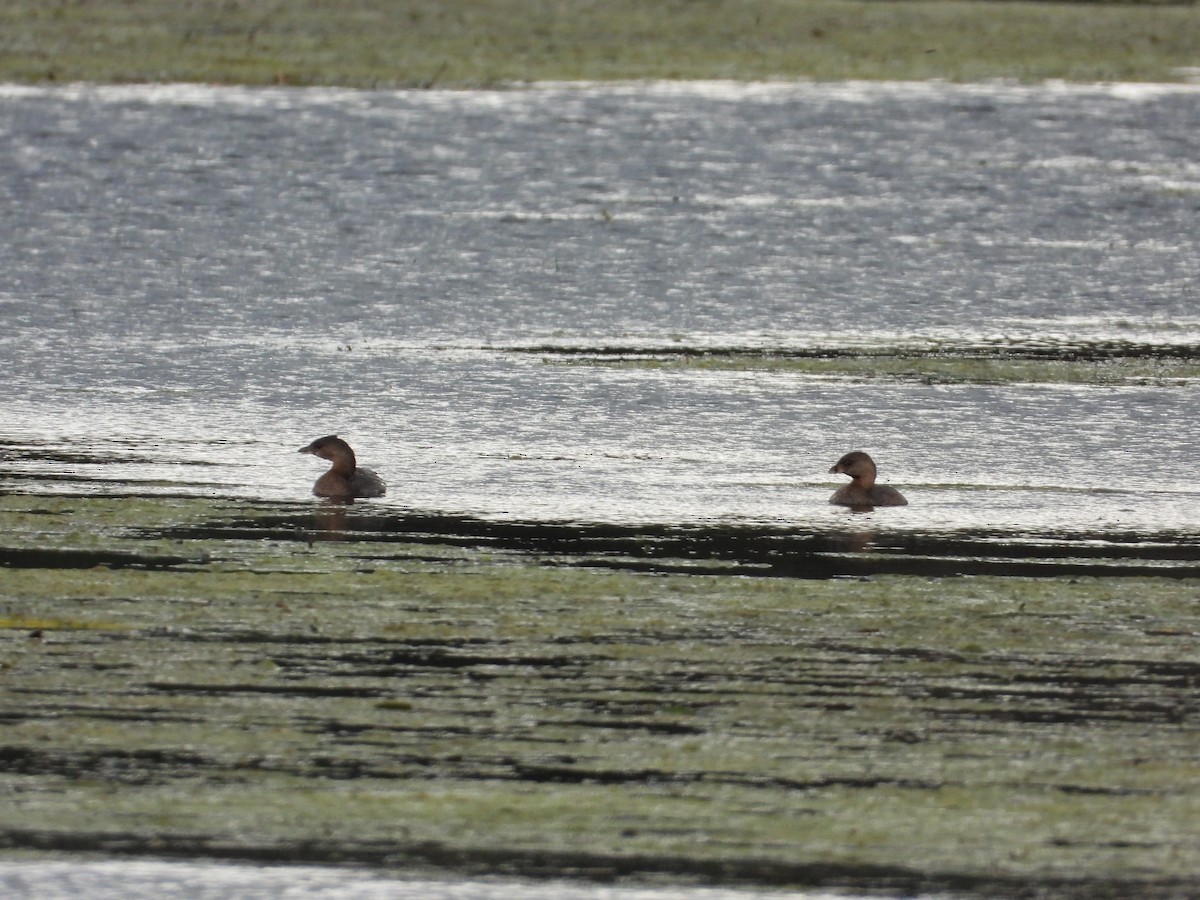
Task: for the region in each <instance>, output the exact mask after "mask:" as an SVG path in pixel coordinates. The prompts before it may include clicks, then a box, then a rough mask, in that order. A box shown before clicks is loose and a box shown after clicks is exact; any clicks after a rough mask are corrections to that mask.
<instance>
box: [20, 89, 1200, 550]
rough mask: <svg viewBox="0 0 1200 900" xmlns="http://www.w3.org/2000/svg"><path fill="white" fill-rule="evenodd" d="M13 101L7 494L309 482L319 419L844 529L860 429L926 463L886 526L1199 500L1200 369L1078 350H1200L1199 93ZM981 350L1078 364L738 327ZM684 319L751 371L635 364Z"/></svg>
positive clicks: (928, 526)
mask: <svg viewBox="0 0 1200 900" xmlns="http://www.w3.org/2000/svg"><path fill="white" fill-rule="evenodd" d="M0 110H2V111H3V115H2V116H0V151H2V154H3V159H4V160H5V161H6V162H5V165H4V166H3V167H2V169H0V209H3V210H4V212H3V220H2V221H3V237H4V240H3V241H0V311H2V315H3V321H4V325H5V327H4V329H3V330H2V331H0V353H2V354H3V358H4V361H5V374H6V381H5V383H6V388H7V389H6V390H5V391H4V392H3V394H2V395H0V422H2V423H3V424H2V425H0V487H3V488H5V489H10V490H12V489H15V490H22V491H25V490H52V491H64V490H65V491H98V492H121V491H129V490H134V491H151V492H155V491H162V492H181V491H182V492H187V493H199V494H214V495H222V496H242V497H247V498H256V499H268V500H303V499H304V498H305V497H306V495H307V492H308V489H309V487H310V485H311V483H312V481H313V479H315V477H316V475H317V474H318V473H319V469H318V467H317V465H316V463H314V461H313V460H312V459H311V458H308V457H301V456H298V455H297V454H296V452H295V450H296V448H298V447H300V446H301V445H303V444H305V443H307V442H308V441H309V440H311V439H312V438H313V437H316V436H318V435H321V434H325V433H329V432H339V433H341V434H342V435H343V436H345V437H347V438H349V439H350V440H351V441H352V442H353V443H354V445H355V447H356V448H357V449H358V451H359V457H360V461H361V462H364V463H366V464H369V465H371V466H373V467H374V468H376V469H377V470H379V471H380V472H381V473H382V474H383V475H384V476H385V477H386V478H387V480H388V481H389V483H390V486H391V490H390V492H389V495H388V497H387V498H386V499H385V500H384V501H382V505H383V506H384V507H399V508H409V507H410V508H415V509H420V510H436V511H442V512H448V513H454V514H459V513H462V514H470V515H477V516H482V517H485V518H496V517H502V518H512V519H518V520H522V521H526V520H528V521H545V520H567V521H587V522H618V523H627V524H628V523H633V524H637V523H668V524H670V523H694V522H714V521H715V522H735V523H750V524H751V526H753V525H754V524H755V523H764V524H767V525H770V526H772V527H774V526H781V525H783V526H791V525H802V526H803V527H805V528H811V529H815V530H816V531H818V532H819V531H821V530H826V529H830V528H833V529H837V528H840V527H843V526H844V525H845V523H846V521H847V515H848V514H847V513H846V512H845V511H843V510H840V509H836V508H831V507H829V506H828V505H827V504H826V502H825V501H826V498H827V496H828V494H829V493H830V492H831V491H832V490H833V488H834V487H835V486H836V484H837V481H836V480H835V477H834V476H829V475H827V474H826V471H827V470H828V468H829V466H830V464H831V463H832V462H833V461H834V460H836V459H837V458H838V456H840V455H841V454H842V453H843V452H845V451H846V450H850V449H855V448H858V449H865V450H868V451H869V452H870V453H872V455H874V456H875V458H876V459H877V460H878V461H879V463H880V467H881V478H882V479H883V480H884V481H886V482H889V483H892V484H896V485H899V486H901V487H902V488H903V489H904V490H905V492H906V494H907V495H908V496H909V499H910V501H911V505H910V506H909V507H907V508H906V509H893V510H880V511H877V512H876V513H873V514H871V515H870V516H868V517H867V518H869V519H871V520H872V521H873V523H874V524H876V525H878V524H880V523H883V524H885V525H886V527H888V528H890V529H893V530H899V531H904V532H911V531H917V532H922V533H925V532H930V533H937V534H954V533H957V532H960V531H962V530H972V529H973V530H978V529H990V530H993V531H995V532H997V533H1000V534H1007V535H1017V536H1019V535H1023V534H1027V533H1037V534H1050V535H1053V534H1059V533H1072V534H1078V533H1085V534H1086V535H1088V536H1090V537H1092V538H1095V539H1097V540H1104V539H1105V535H1106V534H1107V533H1109V532H1113V531H1120V532H1122V533H1124V534H1126V536H1128V535H1130V534H1132V535H1133V536H1134V537H1135V538H1137V537H1139V536H1144V537H1145V538H1146V539H1147V540H1150V541H1158V540H1163V539H1166V540H1175V539H1176V538H1180V537H1181V538H1183V539H1185V540H1190V539H1193V538H1194V537H1195V535H1196V533H1197V529H1198V527H1200V517H1198V516H1197V513H1196V505H1197V500H1200V487H1197V485H1196V483H1195V482H1194V480H1193V474H1192V473H1193V471H1194V467H1195V459H1196V440H1195V422H1196V420H1197V418H1198V413H1200V392H1198V390H1197V380H1196V378H1195V377H1194V376H1193V375H1191V374H1188V375H1187V376H1186V377H1165V378H1158V377H1155V376H1154V373H1153V371H1151V372H1150V374H1149V375H1147V376H1146V377H1142V378H1140V379H1132V380H1130V379H1117V380H1114V381H1106V380H1105V379H1103V378H1099V379H1097V378H1090V379H1085V380H1084V383H1069V380H1066V379H1062V378H1057V377H1055V375H1054V372H1055V370H1054V368H1053V367H1054V366H1056V365H1060V364H1061V365H1062V366H1072V365H1075V366H1078V365H1079V363H1078V360H1079V359H1080V355H1081V354H1082V355H1083V356H1084V357H1087V358H1093V357H1094V358H1095V359H1099V360H1100V361H1099V362H1096V363H1095V365H1096V366H1097V367H1103V366H1104V365H1105V362H1104V359H1105V354H1110V355H1111V356H1112V357H1113V358H1115V359H1116V360H1117V361H1120V360H1122V359H1124V360H1129V359H1136V360H1141V361H1143V362H1145V363H1146V364H1147V365H1149V366H1150V367H1151V368H1153V366H1154V364H1155V363H1156V361H1157V360H1160V359H1162V360H1173V361H1176V362H1178V361H1180V360H1182V361H1184V362H1189V361H1190V362H1191V363H1194V362H1195V361H1196V360H1197V359H1198V358H1200V302H1198V301H1200V232H1198V230H1197V229H1196V227H1195V224H1196V221H1197V213H1198V212H1200V163H1197V161H1196V160H1197V159H1198V158H1200V156H1198V154H1197V149H1198V148H1197V138H1196V135H1198V134H1200V90H1198V89H1196V88H1194V87H1156V86H1136V87H1135V86H1114V87H1054V86H1044V87H1006V86H983V87H980V86H976V87H954V86H939V85H750V86H734V85H726V84H707V85H682V86H680V85H657V86H656V85H649V86H631V87H553V86H552V87H539V88H536V89H529V90H511V91H500V92H442V91H432V92H413V93H362V92H341V91H319V90H284V89H281V90H244V89H234V88H210V87H194V86H187V87H169V86H168V87H114V88H106V87H68V88H54V89H46V88H17V87H8V88H2V89H0ZM980 347H984V348H990V349H991V352H993V353H995V354H997V355H998V358H1000V359H1001V361H1002V362H1004V361H1006V360H1011V359H1023V358H1036V359H1039V360H1041V361H1042V362H1043V363H1045V364H1047V365H1048V366H1050V369H1049V372H1050V377H1046V372H1045V371H1041V372H1040V374H1037V375H1036V376H1035V377H1032V378H1030V379H1027V380H1016V381H1011V380H1010V381H1006V382H1001V383H989V382H988V380H987V379H977V378H974V377H972V376H971V375H969V374H968V375H966V376H964V377H961V378H959V377H951V378H950V379H948V380H947V379H936V378H931V379H924V380H923V379H921V378H882V377H871V374H870V372H869V371H868V372H867V373H866V374H865V375H864V374H863V373H861V372H859V373H858V374H855V373H842V374H838V373H834V374H832V375H830V374H827V373H826V374H822V373H814V372H812V371H808V370H804V369H802V368H800V369H797V368H788V367H786V366H785V367H782V368H775V369H763V368H761V367H756V366H753V365H750V366H743V365H739V364H737V360H738V359H739V358H740V357H738V356H737V353H736V351H743V352H744V351H760V350H764V349H765V350H768V351H772V352H773V353H775V354H782V355H785V356H786V355H787V354H809V355H816V356H822V355H830V354H843V355H846V356H848V358H850V359H852V360H853V359H855V358H867V359H869V358H870V357H869V355H868V356H867V357H863V356H862V355H863V354H872V353H888V354H903V353H906V352H917V353H922V354H927V355H929V358H937V359H940V360H941V361H942V362H945V361H946V360H949V361H950V363H951V365H953V361H954V360H955V359H957V358H959V357H962V356H964V355H967V354H968V353H969V352H970V351H971V350H972V348H974V349H975V350H978V348H980ZM664 350H670V351H672V352H676V353H678V352H681V351H689V352H693V353H700V352H704V353H708V354H710V358H711V359H713V360H716V361H717V362H723V363H726V365H719V366H715V367H706V366H690V367H682V368H681V367H676V366H668V367H654V366H646V365H638V366H630V365H610V364H608V363H610V362H612V361H613V359H614V358H615V357H614V353H615V354H616V356H619V355H620V354H621V353H627V354H632V355H635V356H636V355H638V354H646V353H653V352H659V351H664ZM1099 351H1103V352H1099ZM597 353H601V354H602V355H603V360H602V361H601V364H597V363H596V360H595V356H596V354H597ZM1089 354H1091V356H1090V357H1089V356H1088V355H1089ZM731 362H732V363H733V364H729V363H731ZM952 374H953V372H952ZM860 523H861V518H860V520H857V521H856V526H857V524H860ZM1164 536H1165V537H1164Z"/></svg>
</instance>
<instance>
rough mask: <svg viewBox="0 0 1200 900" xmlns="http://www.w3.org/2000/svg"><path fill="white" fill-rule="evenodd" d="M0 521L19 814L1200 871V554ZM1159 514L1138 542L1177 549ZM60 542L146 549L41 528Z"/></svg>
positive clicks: (859, 874) (250, 843)
mask: <svg viewBox="0 0 1200 900" xmlns="http://www.w3.org/2000/svg"><path fill="white" fill-rule="evenodd" d="M0 525H2V526H3V534H4V535H5V538H4V540H3V543H4V545H5V547H4V555H3V557H2V558H3V559H4V560H5V561H6V562H5V566H6V568H5V571H4V575H3V581H2V582H0V672H2V674H3V678H4V683H5V689H6V702H5V704H4V708H3V710H2V711H0V717H2V718H3V723H4V730H3V736H2V737H0V760H3V765H2V766H0V790H2V791H3V792H4V796H5V800H6V802H5V803H4V804H0V846H3V847H5V848H7V849H9V850H16V849H19V850H22V851H29V850H38V851H47V852H59V851H79V850H85V851H94V852H102V853H110V854H112V853H116V854H139V855H156V856H162V855H166V856H216V857H224V858H238V859H248V860H259V861H264V860H271V861H305V862H318V863H356V864H362V865H369V866H378V867H385V868H386V867H409V866H426V867H436V868H441V869H445V870H452V871H455V872H466V873H484V872H490V873H508V874H523V875H534V876H541V875H555V876H562V875H567V876H575V877H582V878H605V879H611V878H634V879H636V878H648V877H655V878H659V879H661V878H667V879H671V880H677V881H685V882H688V883H697V882H706V883H728V884H738V883H746V884H749V883H753V884H760V885H793V886H824V887H829V888H847V889H855V890H879V891H883V892H885V893H893V894H895V893H911V892H917V891H938V890H945V891H953V892H955V893H956V894H959V895H978V896H996V895H1006V896H1012V895H1017V894H1020V895H1026V896H1036V895H1046V896H1049V895H1053V896H1065V897H1071V896H1076V897H1084V896H1087V897H1095V896H1117V895H1125V896H1128V895H1133V894H1136V895H1138V896H1147V897H1168V896H1184V895H1186V894H1188V893H1189V892H1191V891H1193V890H1194V889H1195V887H1196V886H1197V884H1200V863H1198V862H1197V861H1198V860H1200V825H1198V824H1197V823H1200V740H1197V738H1198V733H1200V714H1198V712H1197V706H1196V702H1195V696H1196V688H1197V685H1198V684H1200V650H1198V647H1200V643H1198V641H1197V637H1198V636H1200V606H1198V605H1197V603H1196V599H1197V592H1196V584H1197V582H1196V579H1195V576H1194V575H1189V576H1188V577H1174V578H1162V577H1156V576H1151V575H1146V574H1143V575H1141V576H1139V577H1129V576H1124V575H1123V576H1120V577H1114V576H1106V575H1104V574H1103V572H1102V571H1091V572H1089V573H1087V574H1080V573H1076V574H1073V575H1071V576H1070V577H1039V578H1033V577H1027V576H1026V575H1024V574H1021V575H1007V576H1002V575H994V574H989V575H972V576H961V577H932V576H930V575H928V574H913V575H896V574H867V575H863V576H856V577H833V578H812V577H798V578H797V577H783V576H781V573H780V572H778V571H771V570H770V566H767V568H766V569H765V570H764V571H763V572H762V573H761V574H756V573H755V570H754V569H753V568H752V563H754V561H753V560H750V559H749V554H748V553H745V552H743V553H741V554H740V555H736V558H733V559H731V558H729V557H728V554H726V556H725V557H722V555H721V554H720V553H718V552H715V551H716V550H719V549H720V547H721V546H727V545H723V544H720V543H718V542H715V539H713V538H711V536H710V538H709V539H708V540H709V542H708V543H706V542H705V540H704V539H702V537H703V536H702V535H692V538H694V540H691V541H690V542H689V536H688V535H687V534H677V535H674V536H673V538H672V541H673V543H669V545H662V546H661V549H662V550H663V554H662V555H661V556H655V555H653V554H651V555H649V556H642V557H638V556H637V555H636V554H635V553H634V551H633V549H632V548H633V543H634V541H633V535H632V534H629V533H624V532H621V531H620V529H617V530H615V531H614V530H612V529H609V530H608V531H607V532H603V533H602V529H599V528H598V527H597V528H594V529H592V530H591V531H589V530H588V529H587V528H585V527H579V528H578V529H576V530H577V540H576V542H575V543H574V544H572V543H570V542H568V541H567V540H566V536H567V534H569V532H570V531H571V529H570V528H569V527H568V526H567V525H563V526H562V530H561V531H560V532H557V533H554V534H555V535H556V536H555V538H554V540H550V537H549V536H550V535H551V534H552V532H551V531H550V530H549V529H547V531H546V532H545V534H544V535H543V537H542V538H540V539H539V540H540V541H541V542H540V543H539V541H535V540H529V541H526V543H525V544H524V545H521V546H518V545H517V544H516V543H515V542H511V541H510V542H507V543H506V542H504V541H499V540H495V539H489V536H488V534H486V533H485V529H484V528H483V525H482V523H474V526H473V527H474V529H475V532H476V533H471V529H470V528H468V527H467V526H468V525H470V521H469V520H466V519H464V518H462V517H449V516H435V515H424V516H417V515H416V514H415V513H411V512H408V513H390V512H380V511H378V510H374V511H372V510H370V509H369V508H368V507H362V508H361V509H360V508H359V507H337V506H331V505H328V504H321V503H312V504H290V505H289V504H266V503H246V502H242V501H234V500H207V499H194V498H191V499H189V498H170V497H133V496H126V497H77V496H72V497H61V496H52V495H46V494H40V495H37V496H22V495H11V494H10V495H7V496H5V497H4V498H3V499H2V500H0ZM417 526H419V527H417ZM643 537H644V539H645V543H646V544H648V545H651V546H653V545H654V544H655V542H656V541H658V540H664V539H663V537H662V535H654V534H653V533H652V532H651V531H648V533H647V534H646V535H644V536H643ZM743 538H744V541H743V543H744V544H745V545H747V546H749V545H752V544H753V542H752V541H750V540H749V538H748V537H746V536H745V535H743ZM764 539H765V538H764ZM796 540H797V543H796V544H795V545H794V549H795V550H796V552H799V553H802V552H804V550H805V547H807V549H808V550H809V551H811V552H814V553H816V552H824V551H823V550H821V549H820V546H819V542H818V540H817V538H816V537H815V536H808V537H807V538H806V540H808V541H809V544H807V545H805V544H804V542H803V541H801V540H800V539H799V538H796ZM971 540H972V539H971V538H968V537H962V538H960V541H959V543H958V544H957V545H953V546H952V547H951V550H952V551H953V552H952V553H949V554H947V555H948V556H959V555H964V553H965V547H966V546H967V545H968V544H969V543H970V542H971ZM974 540H976V541H978V540H979V538H978V536H976V538H974ZM606 542H608V543H606ZM1169 543H1170V542H1169V541H1163V542H1161V546H1160V549H1158V550H1155V549H1153V548H1151V549H1149V550H1139V551H1136V552H1135V551H1134V550H1133V549H1132V548H1133V545H1135V544H1136V542H1134V541H1130V549H1129V553H1130V556H1131V558H1135V557H1136V556H1137V554H1138V553H1142V554H1146V555H1153V554H1155V553H1158V554H1160V555H1163V556H1166V557H1168V558H1165V559H1158V560H1156V561H1154V562H1153V565H1157V566H1166V567H1168V568H1169V567H1171V566H1185V567H1191V566H1193V565H1194V556H1192V557H1190V559H1191V561H1189V559H1187V558H1175V559H1172V558H1169V557H1170V556H1171V554H1169V553H1166V552H1165V551H1164V550H1163V549H1162V547H1165V546H1167V545H1168V544H1169ZM84 544H86V545H87V547H89V548H91V549H94V550H97V551H99V550H100V549H101V548H102V549H103V550H104V551H105V552H107V553H110V554H112V557H111V559H118V558H125V557H131V558H133V557H136V558H140V559H145V560H152V559H159V560H164V561H165V560H172V561H173V562H171V563H170V564H162V565H138V566H131V565H118V564H114V563H112V562H111V559H110V561H108V562H106V561H105V560H104V559H101V558H97V564H96V565H94V566H92V567H90V568H78V567H74V566H70V565H60V564H58V563H60V562H61V561H62V559H63V557H61V556H59V557H56V556H55V551H61V552H62V553H67V552H68V551H73V550H76V549H78V548H79V547H80V546H81V545H84ZM785 546H786V543H785ZM917 549H919V550H920V551H921V552H923V553H925V554H926V555H930V548H929V545H926V546H925V547H923V548H917ZM34 550H36V551H37V552H38V554H40V555H37V556H31V557H30V559H29V562H28V564H20V563H19V560H20V558H21V554H22V553H25V552H26V551H34ZM1044 550H1045V547H1044V546H1043V547H1042V548H1041V550H1039V548H1038V546H1037V545H1036V543H1035V546H1034V547H1033V549H1032V550H1031V554H1036V553H1038V552H1042V551H1044ZM668 551H669V552H668ZM897 552H899V551H895V550H893V555H894V554H895V553H897ZM1009 552H1010V553H1011V554H1012V555H1013V556H1015V555H1016V554H1017V551H1016V550H1015V549H1013V548H1009ZM1068 552H1069V555H1070V556H1072V557H1079V558H1082V557H1083V556H1084V546H1083V542H1082V541H1081V542H1079V543H1078V545H1076V546H1073V547H1071V548H1070V550H1069V551H1068ZM1188 552H1193V553H1194V548H1193V549H1192V551H1187V550H1186V548H1185V550H1184V551H1182V552H1176V553H1175V556H1176V557H1186V556H1187V554H1188ZM842 555H844V556H847V557H850V558H855V557H859V556H861V557H862V558H871V557H872V556H875V555H878V556H880V557H886V556H887V555H888V554H886V553H881V554H873V553H871V552H870V551H869V550H862V549H855V548H853V547H852V546H844V547H843V548H842ZM901 555H902V554H901ZM68 558H69V557H68ZM620 558H629V559H635V560H636V559H639V558H640V559H641V560H642V561H643V562H646V563H648V564H649V563H653V564H654V565H647V567H646V568H645V569H644V570H639V569H638V568H636V567H624V566H621V565H614V564H612V563H613V562H615V561H616V560H617V559H620ZM672 559H674V560H676V562H678V563H679V566H680V568H679V571H673V566H674V564H673V563H672V562H671V560H672ZM685 563H686V565H685ZM731 563H732V564H733V565H734V567H735V571H736V572H737V574H729V566H730V564H731ZM1137 564H1138V565H1142V566H1143V567H1144V568H1147V569H1148V568H1149V567H1150V563H1149V562H1147V561H1146V560H1142V561H1141V562H1138V563H1137ZM701 573H702V574H701Z"/></svg>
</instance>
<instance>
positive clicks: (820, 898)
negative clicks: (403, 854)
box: [0, 861, 852, 900]
mask: <svg viewBox="0 0 1200 900" xmlns="http://www.w3.org/2000/svg"><path fill="white" fill-rule="evenodd" d="M0 889H3V891H4V893H5V895H6V896H10V897H37V898H39V900H58V898H63V900H73V898H76V897H85V896H86V897H88V898H89V900H140V898H143V897H144V898H150V900H158V898H161V897H164V896H171V897H188V898H190V900H204V898H209V897H212V898H217V900H229V898H237V900H257V898H264V900H277V898H280V897H323V898H326V900H372V898H386V900H772V898H776V900H839V898H840V900H852V898H851V896H850V895H848V894H844V893H838V894H836V895H835V894H828V893H817V892H809V891H805V892H803V893H793V892H782V891H738V890H721V889H713V888H681V889H672V888H631V887H611V886H590V885H580V884H572V883H570V882H548V883H544V884H541V883H530V882H522V881H517V880H513V879H494V880H471V881H453V882H452V881H428V880H416V879H396V878H387V877H383V876H379V875H375V874H372V873H370V872H361V871H356V870H354V869H331V868H319V867H309V866H288V867H278V866H248V865H243V866H239V865H213V864H205V863H181V862H170V863H167V862H156V861H138V862H127V861H122V862H109V861H97V862H71V863H67V862H0Z"/></svg>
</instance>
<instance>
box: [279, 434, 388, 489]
mask: <svg viewBox="0 0 1200 900" xmlns="http://www.w3.org/2000/svg"><path fill="white" fill-rule="evenodd" d="M300 452H301V453H311V454H312V455H313V456H319V457H321V459H327V460H329V461H330V462H331V463H333V465H332V466H330V467H329V471H328V472H326V473H325V474H324V475H322V476H321V477H320V478H318V479H317V483H316V484H314V485H313V493H314V494H316V495H317V496H318V497H334V498H337V499H341V500H349V499H353V498H355V497H382V496H383V495H384V493H385V492H386V491H387V485H385V484H384V483H383V479H382V478H380V477H379V476H378V475H376V474H375V473H374V472H372V471H371V470H370V469H364V468H360V467H359V466H358V465H357V463H356V461H355V459H354V451H353V450H351V449H350V445H349V444H347V443H346V442H345V441H343V440H342V439H341V438H340V437H338V436H337V435H336V434H331V435H328V436H327V437H323V438H317V439H316V440H315V441H313V442H312V443H311V444H309V445H308V446H307V447H301V448H300Z"/></svg>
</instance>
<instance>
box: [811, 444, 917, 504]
mask: <svg viewBox="0 0 1200 900" xmlns="http://www.w3.org/2000/svg"><path fill="white" fill-rule="evenodd" d="M829 473H830V474H831V475H832V474H842V475H849V476H850V483H849V484H846V485H843V486H842V487H840V488H838V489H837V490H836V491H834V492H833V496H832V497H830V498H829V502H830V503H834V504H837V505H838V506H854V507H870V506H908V501H907V500H905V499H904V495H903V494H901V493H900V492H899V491H898V490H896V489H895V488H894V487H889V486H888V485H886V484H876V483H875V460H873V459H871V457H869V456H868V455H867V454H865V453H863V452H862V451H861V450H854V451H852V452H850V453H847V454H846V455H845V456H843V457H842V458H841V459H839V460H838V461H837V463H835V464H834V466H833V468H831V469H830V470H829Z"/></svg>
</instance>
